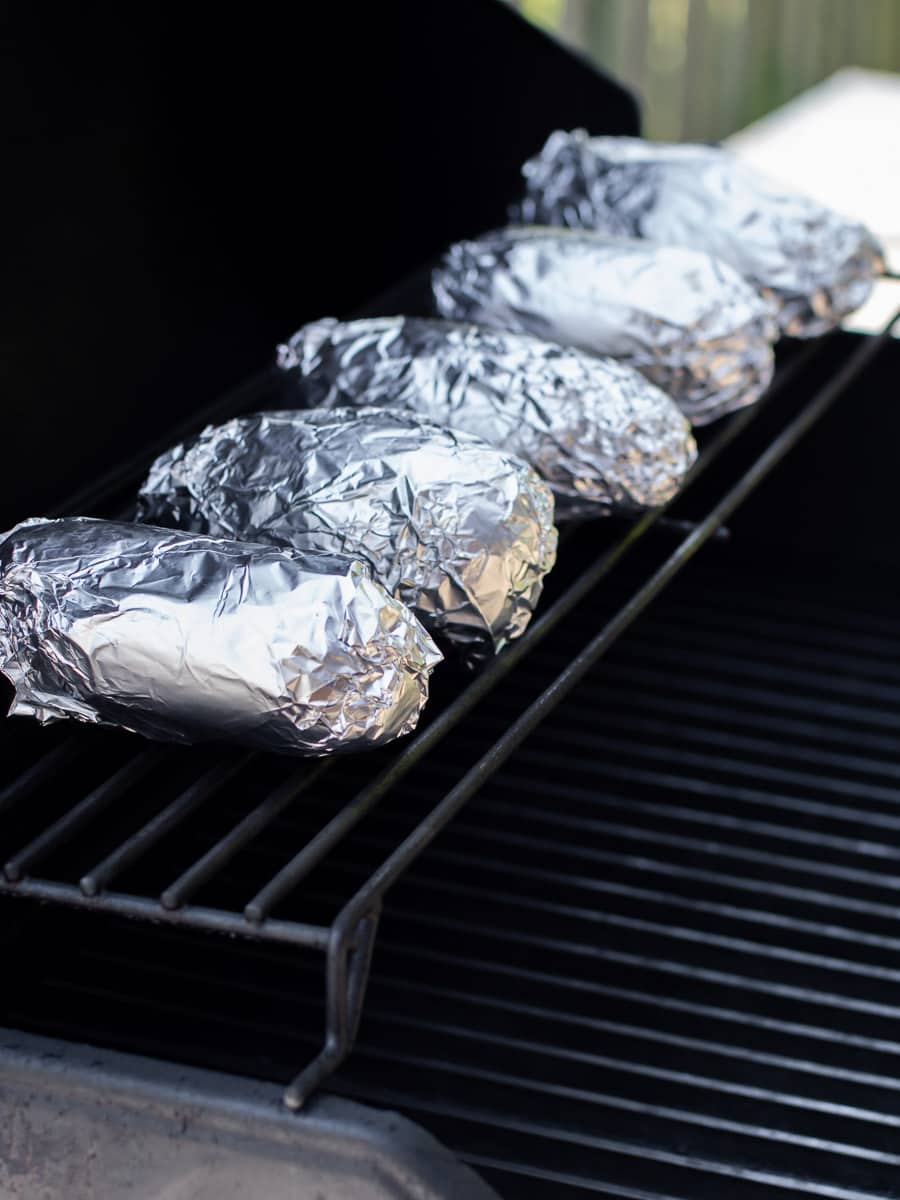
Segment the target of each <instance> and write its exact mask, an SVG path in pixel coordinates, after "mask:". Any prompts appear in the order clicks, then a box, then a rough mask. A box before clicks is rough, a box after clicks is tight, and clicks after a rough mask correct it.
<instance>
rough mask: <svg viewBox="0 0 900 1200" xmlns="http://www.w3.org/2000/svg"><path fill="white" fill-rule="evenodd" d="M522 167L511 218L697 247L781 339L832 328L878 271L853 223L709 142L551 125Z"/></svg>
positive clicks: (872, 248)
mask: <svg viewBox="0 0 900 1200" xmlns="http://www.w3.org/2000/svg"><path fill="white" fill-rule="evenodd" d="M522 173H523V175H524V176H525V197H524V199H523V201H522V203H521V205H519V206H517V208H516V209H515V219H516V220H520V221H525V222H528V223H532V222H533V223H536V224H546V225H569V226H573V227H575V228H583V229H595V230H599V231H601V232H603V233H607V234H614V235H617V236H620V237H642V238H650V239H651V240H653V241H655V242H664V243H668V244H672V245H681V246H692V247H694V249H697V250H705V251H706V252H707V253H708V254H713V255H715V256H716V257H717V258H720V259H722V260H723V262H727V263H729V264H730V265H731V266H732V267H734V268H735V269H736V270H737V271H739V272H740V274H741V275H743V276H744V278H745V279H748V280H750V281H751V282H752V283H753V284H754V285H755V286H756V287H757V288H758V289H759V290H761V291H763V292H765V293H767V294H769V295H771V296H773V297H774V299H775V301H776V303H777V307H778V320H779V324H780V326H781V329H782V330H783V332H784V333H786V334H789V335H791V336H792V337H815V336H817V335H819V334H822V333H825V332H827V331H828V330H829V329H832V328H833V327H834V326H835V325H837V324H838V323H839V322H840V321H841V319H842V318H843V317H845V316H846V315H847V314H848V313H851V312H853V311H854V309H857V308H859V306H860V305H861V304H862V303H863V301H864V300H865V299H866V298H867V296H868V295H869V292H870V291H871V290H872V284H873V279H874V277H875V276H876V275H879V274H881V272H882V271H883V270H884V254H883V251H882V249H881V247H880V246H879V245H878V242H877V241H876V240H875V238H874V237H873V236H872V234H871V233H870V232H869V231H868V230H867V229H866V228H865V227H864V226H863V225H859V224H857V223H856V222H854V221H850V220H848V219H847V218H846V217H843V216H841V215H840V214H839V213H836V212H833V211H832V210H831V209H829V208H826V207H825V206H824V205H821V204H819V203H817V202H816V201H815V200H812V199H810V198H809V197H807V196H803V195H800V194H798V193H796V192H790V191H785V190H784V189H783V188H782V187H781V186H780V185H779V184H777V183H774V182H773V181H771V180H769V179H767V178H766V177H765V176H764V175H762V174H760V173H759V172H758V171H756V170H754V169H753V168H752V167H749V166H747V165H746V164H745V163H742V162H741V161H740V160H739V159H738V158H736V157H735V156H734V155H733V154H730V153H729V152H728V151H727V150H722V149H719V148H717V147H714V146H696V145H665V144H659V143H654V142H645V141H642V140H641V139H640V138H625V137H589V136H588V134H587V133H585V131H584V130H583V129H576V130H575V131H574V132H572V133H565V132H562V131H557V132H556V133H553V134H551V136H550V138H549V139H548V141H547V143H546V145H545V146H544V148H543V150H542V151H541V152H540V154H538V155H537V156H536V157H535V158H533V159H531V160H530V161H529V162H527V163H526V164H525V165H524V167H523V168H522Z"/></svg>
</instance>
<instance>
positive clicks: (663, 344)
mask: <svg viewBox="0 0 900 1200" xmlns="http://www.w3.org/2000/svg"><path fill="white" fill-rule="evenodd" d="M432 289H433V292H434V298H435V303H436V305H437V309H438V311H439V312H440V313H441V315H442V316H444V317H448V318H451V319H455V320H460V321H474V322H475V323H476V324H480V325H489V326H491V327H492V328H495V329H506V330H511V331H513V332H520V333H530V334H534V335H536V336H537V337H542V338H545V339H546V340H547V341H551V342H560V343H562V344H563V345H568V346H575V347H579V348H581V349H583V350H587V351H589V352H591V353H594V354H601V355H608V356H610V357H613V358H618V359H620V360H621V361H622V362H624V363H627V364H628V365H629V366H631V367H635V368H637V370H639V371H640V372H641V374H643V375H645V376H646V377H647V378H648V379H649V380H650V381H651V382H652V383H655V384H656V385H657V387H660V388H662V390H663V391H664V392H667V393H668V394H669V395H670V396H671V397H672V399H673V400H674V401H675V403H676V404H677V405H678V407H679V408H680V409H681V411H682V412H683V413H684V414H685V416H686V417H688V419H689V420H690V421H691V422H692V423H693V424H695V425H703V424H706V423H707V422H709V421H713V420H715V419H716V418H717V417H721V416H723V415H724V414H725V413H729V412H732V411H734V410H735V409H737V408H742V407H743V406H744V405H746V404H752V403H753V401H755V400H756V399H758V397H759V396H760V394H761V393H762V392H763V391H764V390H765V389H766V387H768V385H769V382H770V380H771V378H772V372H773V370H774V355H773V351H772V345H771V343H772V341H773V340H774V338H775V336H776V332H777V326H776V324H775V321H774V319H773V315H772V311H771V308H770V306H769V305H768V303H767V302H766V301H765V300H763V299H762V298H761V297H760V296H759V295H758V294H757V293H756V292H755V291H754V290H753V288H752V287H751V286H750V285H749V284H748V283H746V282H745V281H744V280H743V279H742V278H741V277H740V276H739V275H738V274H737V272H736V271H734V270H733V269H732V268H731V267H729V266H728V265H727V264H725V263H722V262H719V261H718V260H716V259H713V258H710V257H709V255H707V254H703V253H701V252H700V251H697V250H689V249H687V248H685V247H683V246H657V245H654V244H652V243H650V242H645V241H639V240H636V239H632V240H628V239H624V238H610V237H606V236H605V235H603V234H598V233H592V232H588V231H576V230H567V229H552V228H544V227H540V226H533V227H528V228H515V227H511V228H509V229H501V230H497V231H495V232H493V233H488V234H485V235H484V236H483V237H480V238H478V239H477V240H475V241H471V242H457V243H456V245H454V246H451V247H450V249H449V250H448V252H447V253H446V255H445V256H444V258H443V260H442V261H441V263H440V264H439V266H438V267H437V268H436V269H435V270H434V272H433V274H432Z"/></svg>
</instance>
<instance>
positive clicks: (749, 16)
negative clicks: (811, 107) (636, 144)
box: [511, 0, 900, 141]
mask: <svg viewBox="0 0 900 1200" xmlns="http://www.w3.org/2000/svg"><path fill="white" fill-rule="evenodd" d="M511 2H512V3H513V6H514V7H515V8H517V9H518V10H519V11H520V12H521V13H522V14H523V16H525V17H527V18H528V19H529V20H530V21H533V22H534V24H536V25H539V26H540V27H541V28H542V29H545V30H547V31H548V32H550V33H553V34H555V35H556V36H557V37H559V38H560V39H561V40H563V41H564V42H567V43H568V44H569V45H572V46H574V47H575V48H577V49H578V50H580V51H582V52H583V53H584V54H586V55H588V56H589V57H590V58H592V59H594V60H595V61H596V62H597V63H599V64H600V65H601V66H603V67H605V68H606V69H607V70H609V71H611V72H612V73H613V74H614V75H617V76H618V77H619V78H620V79H622V80H623V81H624V82H626V83H627V84H629V85H630V86H631V87H632V88H633V89H635V90H636V91H637V92H638V94H639V95H640V96H641V97H642V100H643V112H644V134H645V136H647V137H650V138H659V139H661V140H664V141H669V140H672V141H676V140H679V141H683V140H696V141H714V140H717V139H719V138H723V137H725V136H727V135H728V134H729V133H732V132H734V131H735V130H737V129H742V128H743V127H744V126H745V125H748V124H750V122H751V121H755V120H756V119H757V118H759V117H761V116H764V115H765V114H766V113H768V112H770V111H771V110H772V109H774V108H778V107H779V106H780V105H782V104H784V103H785V101H787V100H790V99H791V98H792V97H794V96H796V95H798V94H799V93H800V92H802V91H805V90H806V89H807V88H809V87H811V86H812V85H813V84H815V83H818V82H819V81H820V80H822V79H824V78H826V77H827V76H828V75H831V74H832V73H833V72H834V71H836V70H838V69H839V68H841V67H843V66H849V65H852V66H858V67H870V68H875V69H879V70H886V71H898V70H900V0H511Z"/></svg>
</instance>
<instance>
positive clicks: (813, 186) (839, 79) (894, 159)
mask: <svg viewBox="0 0 900 1200" xmlns="http://www.w3.org/2000/svg"><path fill="white" fill-rule="evenodd" d="M726 145H727V146H728V147H729V149H730V150H733V151H734V153H735V154H737V155H738V157H740V158H742V159H743V160H744V161H745V162H747V163H749V164H750V165H751V166H754V167H757V168H758V169H759V170H760V171H763V172H765V174H766V175H769V176H771V178H772V179H775V180H778V181H780V182H782V183H784V184H786V185H789V186H790V187H793V188H796V189H797V190H798V191H803V192H805V193H806V194H807V195H808V196H812V197H814V198H815V199H816V200H820V201H821V202H822V203H823V204H829V205H830V206H831V207H832V208H836V209H837V210H838V211H839V212H842V213H844V214H845V215H846V216H848V217H853V218H855V219H856V220H858V221H862V222H863V223H864V224H865V225H867V226H868V227H869V228H870V229H871V230H872V232H873V233H874V234H875V235H876V237H878V238H879V239H880V241H881V243H882V245H883V246H884V248H885V252H886V254H887V261H888V267H889V269H890V270H892V271H898V272H900V75H893V74H889V73H887V72H884V71H864V70H861V69H860V68H858V67H848V68H846V69H844V70H842V71H838V72H837V73H836V74H834V75H832V76H831V77H830V78H829V79H826V80H825V81H824V82H823V83H820V84H817V85H816V87H813V88H810V89H809V91H807V92H804V93H803V95H802V96H798V97H797V98H796V99H795V100H791V101H790V102H789V103H788V104H785V105H784V106H783V107H782V108H779V109H776V110H775V112H772V113H769V114H768V116H765V117H763V118H762V119H761V120H759V121H756V122H754V124H753V125H748V127H747V128H746V129H743V130H741V131H740V132H739V133H735V134H732V136H731V137H730V138H728V139H727V141H726ZM898 308H900V281H896V280H882V281H881V282H879V283H878V284H877V285H876V287H875V289H874V291H873V292H872V295H871V296H870V298H869V299H868V301H867V302H866V303H865V304H864V305H863V307H862V308H860V309H859V310H858V311H857V312H855V313H853V315H852V316H850V317H848V318H847V320H846V321H844V328H845V329H852V330H856V331H858V332H862V333H876V332H878V331H879V330H880V329H882V328H883V327H884V325H885V324H886V323H887V321H888V320H889V318H890V317H891V316H892V315H893V314H894V313H895V312H896V311H897V309H898Z"/></svg>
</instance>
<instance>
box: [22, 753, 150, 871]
mask: <svg viewBox="0 0 900 1200" xmlns="http://www.w3.org/2000/svg"><path fill="white" fill-rule="evenodd" d="M171 753H172V751H171V749H170V748H169V747H154V748H153V749H152V750H144V751H142V752H141V753H140V754H139V755H138V756H137V757H136V758H133V759H131V761H130V762H127V763H126V764H125V766H124V767H120V768H119V770H118V771H116V772H115V774H113V775H111V776H110V777H109V779H107V780H106V781H105V782H104V783H101V784H100V786H99V787H96V788H94V790H93V791H92V792H89V793H88V795H87V796H85V797H84V799H83V800H81V801H80V802H79V803H78V804H76V805H75V807H74V808H72V809H70V810H69V811H68V812H67V813H66V814H65V816H62V817H60V819H59V820H58V821H54V823H53V824H52V825H51V826H49V828H47V829H45V830H44V832H43V833H42V834H40V835H39V836H38V837H36V838H35V839H34V840H33V841H31V842H29V843H28V845H27V846H25V847H23V848H22V849H21V850H20V851H19V852H18V854H14V855H13V857H12V858H11V859H9V861H8V862H7V863H6V866H5V867H4V868H3V870H4V874H5V875H6V878H7V879H8V880H10V882H11V883H16V882H17V881H18V880H20V879H21V878H22V877H23V876H24V874H25V872H26V871H27V870H28V868H29V867H30V866H31V864H32V863H34V862H36V861H37V860H38V859H39V858H44V857H45V856H46V855H48V854H50V853H51V852H52V851H53V850H56V849H57V848H58V847H59V846H61V845H62V844H63V843H64V842H66V841H67V840H68V839H69V838H70V837H72V835H73V834H75V833H77V832H78V831H79V830H80V829H82V828H83V827H84V826H85V825H87V824H88V823H89V822H90V821H92V820H93V819H94V817H97V816H99V815H100V813H102V812H103V810H104V809H106V808H108V807H109V805H110V804H112V802H113V801H114V800H116V799H118V797H119V796H121V795H122V794H123V793H124V792H126V791H127V790H128V788H130V787H131V786H132V784H134V783H135V782H137V780H139V779H142V778H143V777H144V776H145V775H147V774H149V772H150V771H152V770H153V769H154V768H155V767H157V766H158V765H159V764H160V763H161V762H163V761H164V760H165V759H166V758H168V757H169V755H170V754H171Z"/></svg>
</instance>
